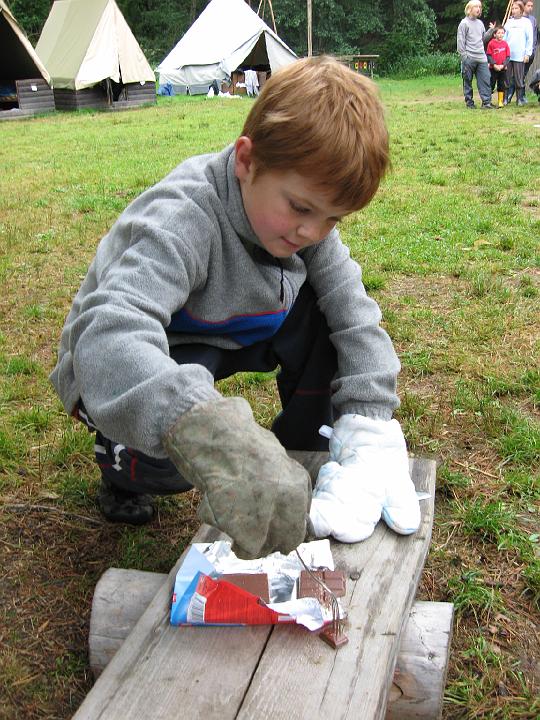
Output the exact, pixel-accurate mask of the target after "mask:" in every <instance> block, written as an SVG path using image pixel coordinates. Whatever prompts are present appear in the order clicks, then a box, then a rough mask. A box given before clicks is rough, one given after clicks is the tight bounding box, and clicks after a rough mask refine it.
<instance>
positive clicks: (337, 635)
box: [319, 623, 349, 650]
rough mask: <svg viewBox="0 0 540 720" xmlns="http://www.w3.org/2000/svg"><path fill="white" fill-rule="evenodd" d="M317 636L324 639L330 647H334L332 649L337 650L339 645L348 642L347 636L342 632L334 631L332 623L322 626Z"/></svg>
mask: <svg viewBox="0 0 540 720" xmlns="http://www.w3.org/2000/svg"><path fill="white" fill-rule="evenodd" d="M319 637H320V638H321V640H324V642H325V643H327V644H328V645H330V647H331V648H334V650H338V649H339V648H340V647H342V646H343V645H346V644H347V643H348V642H349V638H348V637H347V636H346V635H345V633H344V632H342V631H341V630H337V631H336V629H335V628H334V624H333V623H331V624H330V625H327V626H326V627H325V628H323V629H322V630H321V632H320V633H319Z"/></svg>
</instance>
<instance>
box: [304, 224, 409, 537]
mask: <svg viewBox="0 0 540 720" xmlns="http://www.w3.org/2000/svg"><path fill="white" fill-rule="evenodd" d="M306 261H307V264H308V280H309V281H310V282H311V284H312V285H313V287H314V289H315V292H316V294H317V295H318V297H319V306H320V308H321V310H322V312H323V313H324V315H325V316H326V319H327V321H328V324H329V326H330V330H331V335H330V338H331V340H332V342H333V343H334V345H335V347H336V349H337V353H338V376H337V378H336V379H335V380H334V382H333V385H332V390H333V396H332V402H333V404H334V406H335V407H336V409H337V411H338V414H339V415H340V417H339V419H338V420H337V422H336V423H335V424H334V428H333V431H330V429H328V431H329V432H330V433H331V437H330V462H328V463H326V464H325V465H323V466H322V468H321V470H320V473H319V476H318V478H317V483H316V486H315V490H314V495H313V501H312V505H311V510H310V519H311V524H312V530H313V532H314V534H315V535H316V536H317V537H324V536H326V535H333V536H334V537H335V538H336V539H338V540H340V541H342V542H358V541H359V540H363V539H365V538H366V537H369V535H370V534H371V533H372V532H373V529H374V527H375V525H376V524H377V522H378V520H379V518H380V517H381V515H382V517H383V518H384V520H385V522H386V523H387V525H389V526H390V527H391V528H392V529H393V530H395V531H396V532H398V533H401V534H410V533H412V532H414V531H415V530H416V529H417V528H418V525H419V522H420V511H419V505H418V499H417V497H416V494H415V490H414V485H413V483H412V481H411V478H410V475H409V463H408V456H407V448H406V444H405V439H404V437H403V432H402V430H401V427H400V425H399V423H398V422H397V420H391V419H390V418H391V416H392V410H393V409H395V407H397V405H398V400H397V397H396V394H395V384H396V376H397V372H398V370H399V361H398V359H397V356H396V354H395V352H394V349H393V347H392V343H391V341H390V338H389V337H388V335H387V334H386V333H385V332H384V330H382V328H381V327H380V326H379V322H380V319H381V314H380V311H379V308H378V307H377V305H376V303H375V302H374V301H373V300H371V299H370V298H368V297H367V295H366V293H365V290H364V288H363V285H362V282H361V272H360V268H359V266H358V265H357V264H356V263H355V262H354V261H353V260H351V259H350V256H349V250H348V248H346V247H345V246H344V245H343V244H342V243H341V241H340V240H339V235H338V233H337V232H336V231H334V232H333V233H331V235H330V236H329V237H328V238H327V239H326V240H325V241H323V243H321V244H320V245H319V246H317V247H316V248H312V249H310V250H308V251H307V252H306ZM325 434H326V433H325Z"/></svg>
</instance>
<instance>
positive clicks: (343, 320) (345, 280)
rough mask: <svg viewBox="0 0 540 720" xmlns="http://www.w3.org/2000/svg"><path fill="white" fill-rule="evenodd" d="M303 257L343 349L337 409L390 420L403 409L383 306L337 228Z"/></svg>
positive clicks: (337, 380) (335, 388)
mask: <svg viewBox="0 0 540 720" xmlns="http://www.w3.org/2000/svg"><path fill="white" fill-rule="evenodd" d="M303 257H304V260H305V262H306V265H307V271H308V272H307V279H308V281H309V282H310V284H311V285H312V287H313V289H314V291H315V293H316V295H317V297H318V300H319V307H320V309H321V311H322V312H323V314H324V315H325V317H326V320H327V322H328V325H329V327H330V331H331V335H330V339H331V341H332V343H333V345H334V346H335V348H336V350H337V355H338V375H337V377H336V378H335V379H334V382H333V385H332V390H333V396H332V402H333V404H334V406H335V407H336V409H337V410H338V412H339V413H340V414H343V413H351V412H352V413H360V414H362V415H364V416H366V417H372V418H379V419H382V420H389V419H390V418H391V417H392V412H393V410H395V409H396V408H397V407H398V405H399V401H398V398H397V395H396V378H397V374H398V372H399V368H400V364H399V360H398V358H397V356H396V353H395V351H394V348H393V346H392V342H391V340H390V338H389V337H388V335H387V333H386V332H385V331H384V330H383V329H382V328H381V327H380V321H381V312H380V310H379V307H378V305H377V303H376V302H375V301H374V300H372V299H371V298H370V297H368V296H367V294H366V291H365V289H364V286H363V284H362V273H361V270H360V266H359V265H358V264H357V263H356V262H355V261H354V260H352V259H351V257H350V252H349V248H348V247H347V246H346V245H344V244H343V243H342V242H341V240H340V238H339V234H338V232H337V231H336V230H334V231H332V233H330V235H329V236H328V237H327V238H326V239H325V240H324V241H323V242H322V243H320V244H319V245H317V246H314V247H312V248H309V249H308V250H306V251H304V255H303Z"/></svg>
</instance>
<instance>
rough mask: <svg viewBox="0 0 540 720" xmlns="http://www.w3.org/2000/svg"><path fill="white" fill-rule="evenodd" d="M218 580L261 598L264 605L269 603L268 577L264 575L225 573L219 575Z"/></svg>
mask: <svg viewBox="0 0 540 720" xmlns="http://www.w3.org/2000/svg"><path fill="white" fill-rule="evenodd" d="M218 579H220V580H226V581H227V582H230V583H231V584H232V585H236V587H239V588H242V590H246V591H247V592H249V593H251V594H252V595H255V596H256V597H259V598H261V600H263V601H264V602H265V603H269V602H270V591H269V589H268V575H267V574H266V573H228V574H227V573H225V574H224V575H220V576H219V578H218Z"/></svg>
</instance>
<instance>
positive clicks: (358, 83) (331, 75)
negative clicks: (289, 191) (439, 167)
mask: <svg viewBox="0 0 540 720" xmlns="http://www.w3.org/2000/svg"><path fill="white" fill-rule="evenodd" d="M242 135H246V136H247V137H249V138H250V139H251V140H252V142H253V150H252V157H253V159H254V161H255V166H256V169H257V170H256V172H257V174H260V173H261V172H264V171H265V170H283V171H286V170H294V171H295V172H297V173H299V174H300V175H303V176H305V177H306V178H309V179H310V180H311V181H313V182H314V183H315V185H316V186H317V187H320V188H321V190H322V191H324V192H325V193H327V194H328V196H329V198H330V199H331V201H332V202H333V203H335V204H336V205H339V206H340V207H346V208H348V209H350V210H357V209H360V208H362V207H364V206H365V205H367V204H368V203H369V201H370V200H371V198H372V197H373V195H374V194H375V193H376V192H377V188H378V187H379V183H380V181H381V179H382V177H383V176H384V173H385V171H386V168H387V166H388V164H389V143H388V131H387V129H386V125H385V121H384V111H383V107H382V104H381V102H380V100H379V96H378V92H377V88H376V86H375V84H374V83H373V82H372V81H371V80H369V79H368V78H366V77H364V76H363V75H360V74H359V73H356V72H353V71H352V70H350V69H349V68H348V67H346V66H345V65H343V64H342V63H340V62H338V61H337V60H335V59H333V58H331V57H328V56H321V57H316V58H304V59H302V60H297V61H295V62H294V63H292V64H291V65H288V66H287V67H285V68H283V69H281V70H279V71H278V72H277V73H275V74H274V75H273V76H272V77H271V78H270V79H269V80H268V81H267V82H266V83H265V85H264V87H263V89H262V92H261V94H260V96H259V98H258V100H257V101H256V102H255V104H254V105H253V107H252V109H251V111H250V113H249V115H248V117H247V119H246V122H245V125H244V128H243V131H242Z"/></svg>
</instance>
